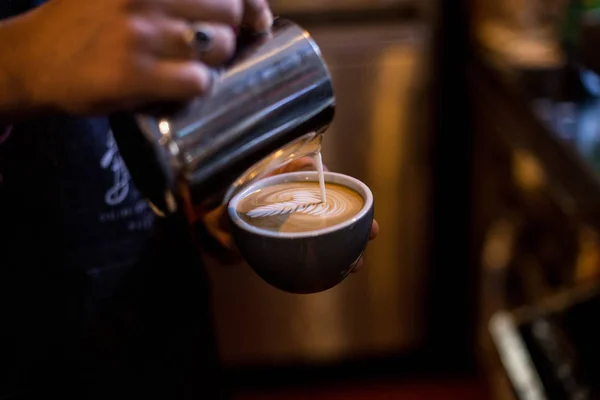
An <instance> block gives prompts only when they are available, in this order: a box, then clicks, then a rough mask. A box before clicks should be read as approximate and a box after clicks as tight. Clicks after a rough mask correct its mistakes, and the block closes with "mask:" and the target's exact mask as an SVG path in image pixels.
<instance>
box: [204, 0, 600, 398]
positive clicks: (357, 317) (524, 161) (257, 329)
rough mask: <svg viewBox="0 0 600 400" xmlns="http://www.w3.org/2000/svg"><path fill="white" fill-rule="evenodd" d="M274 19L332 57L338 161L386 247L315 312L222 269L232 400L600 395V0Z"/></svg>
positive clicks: (466, 3)
mask: <svg viewBox="0 0 600 400" xmlns="http://www.w3.org/2000/svg"><path fill="white" fill-rule="evenodd" d="M271 4H272V6H273V9H274V10H275V13H276V14H278V15H281V16H285V17H288V18H291V19H293V20H295V21H296V22H299V23H300V24H301V25H303V26H304V27H305V28H306V29H307V30H308V31H309V32H311V34H312V35H313V36H314V38H315V40H316V41H317V43H318V44H319V45H320V47H321V49H322V51H323V54H324V57H325V59H326V60H327V62H328V64H329V66H330V69H331V73H332V76H333V81H334V86H335V90H336V96H337V101H338V106H337V111H336V112H337V114H336V119H335V122H334V124H333V126H332V127H331V128H330V130H329V131H328V132H327V133H326V135H325V142H324V151H323V155H324V161H325V162H326V163H327V164H328V166H329V167H330V169H332V170H336V171H339V172H342V173H346V174H349V175H353V176H356V177H357V178H359V179H361V180H363V181H364V182H366V183H367V184H368V185H369V186H370V187H371V188H372V190H373V192H374V196H375V201H376V218H377V219H378V221H379V223H380V225H381V234H380V237H379V238H378V239H377V240H376V241H375V242H373V243H372V244H371V245H370V246H369V248H368V250H367V254H366V264H365V268H364V270H363V271H361V272H360V273H359V274H356V275H353V276H351V277H350V278H348V279H347V280H346V281H345V282H344V283H343V284H341V285H339V286H338V287H336V288H334V289H331V290H329V291H327V292H325V293H321V294H316V295H310V296H297V295H290V294H286V293H283V292H280V291H278V290H276V289H273V288H272V287H270V286H268V285H267V284H266V283H264V282H263V281H262V280H261V279H260V278H258V277H257V276H256V275H255V274H254V273H253V272H252V271H251V270H250V269H249V268H248V267H247V266H244V265H240V266H236V267H230V268H223V267H220V266H216V265H210V266H209V269H210V274H211V278H212V282H213V300H214V317H215V331H216V333H217V337H218V341H219V349H220V353H221V357H222V360H223V363H224V365H225V373H226V379H227V384H228V386H229V387H230V388H231V389H232V390H233V392H234V394H235V398H236V399H238V400H250V399H254V400H262V399H265V400H266V399H305V398H311V399H323V400H325V399H342V398H343V399H357V400H358V399H370V400H371V399H372V400H377V399H396V398H397V399H419V400H429V399H462V400H468V399H595V398H600V397H598V392H597V391H596V389H595V386H594V378H595V376H600V369H598V368H597V367H596V363H595V360H596V359H600V351H598V349H596V347H595V346H594V344H595V342H596V341H597V340H596V339H595V338H594V335H595V333H596V331H594V330H592V329H591V328H590V321H594V318H595V317H597V316H598V315H600V313H595V310H596V308H597V306H596V302H595V301H596V300H595V299H596V287H595V282H596V280H597V277H598V275H599V272H600V269H599V268H600V251H599V250H600V248H599V247H598V241H599V237H600V236H599V233H598V232H599V231H598V228H599V222H600V180H599V175H598V173H599V172H600V124H599V122H600V98H599V96H600V79H599V77H598V75H597V72H596V71H600V60H599V57H600V56H599V54H600V53H599V52H598V51H597V50H596V49H597V48H598V43H600V28H597V26H600V25H598V24H597V22H598V21H600V19H599V18H598V10H599V9H600V1H592V0H573V1H569V0H494V1H492V0H454V1H442V0H439V1H436V0H339V1H338V0H329V1H317V0H271ZM596 36H599V37H598V39H596ZM599 303H600V302H599ZM582 304H583V305H584V306H581V305H582ZM598 307H600V306H598ZM573 310H575V311H573ZM598 312H600V308H599V309H598ZM597 337H600V336H596V338H597ZM596 356H598V357H596ZM596 372H598V374H596Z"/></svg>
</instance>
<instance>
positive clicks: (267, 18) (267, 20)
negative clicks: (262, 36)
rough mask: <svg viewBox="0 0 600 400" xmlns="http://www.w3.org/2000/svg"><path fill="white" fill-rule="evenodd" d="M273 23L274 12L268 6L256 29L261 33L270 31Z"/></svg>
mask: <svg viewBox="0 0 600 400" xmlns="http://www.w3.org/2000/svg"><path fill="white" fill-rule="evenodd" d="M272 25H273V13H272V12H271V10H269V9H268V8H266V9H264V10H263V12H262V14H261V15H260V18H259V19H258V23H257V27H256V30H257V31H258V32H260V33H264V32H269V31H270V30H271V26H272Z"/></svg>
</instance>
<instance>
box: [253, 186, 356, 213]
mask: <svg viewBox="0 0 600 400" xmlns="http://www.w3.org/2000/svg"><path fill="white" fill-rule="evenodd" d="M322 191H323V190H322V189H321V188H315V189H306V188H284V189H282V190H280V191H277V192H273V193H270V194H268V195H267V196H263V197H261V201H262V202H267V203H271V204H267V205H264V206H260V207H256V208H254V209H252V210H251V211H249V212H248V213H247V214H246V215H247V216H248V217H250V218H264V217H272V216H277V215H285V214H293V213H300V214H308V215H314V216H321V217H335V216H338V215H342V214H344V213H345V212H346V209H347V207H346V206H347V201H345V199H344V198H342V197H341V196H340V193H335V192H334V193H329V196H327V197H325V201H321V198H322V197H321V196H322Z"/></svg>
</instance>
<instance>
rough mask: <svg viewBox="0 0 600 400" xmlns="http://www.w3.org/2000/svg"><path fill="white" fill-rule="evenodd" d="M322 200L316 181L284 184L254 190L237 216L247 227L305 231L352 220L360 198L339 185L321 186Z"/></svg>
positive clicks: (242, 202) (357, 210)
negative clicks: (323, 193) (324, 195)
mask: <svg viewBox="0 0 600 400" xmlns="http://www.w3.org/2000/svg"><path fill="white" fill-rule="evenodd" d="M325 190H326V193H327V196H326V197H325V201H323V196H322V195H321V188H320V186H319V183H318V182H287V183H279V184H275V185H272V186H267V187H265V188H262V189H258V190H256V191H254V192H252V193H250V194H248V195H247V196H246V197H245V198H243V199H242V200H241V201H240V203H239V204H238V207H237V212H238V215H239V216H240V217H241V218H242V219H243V220H244V221H245V222H247V223H248V224H250V225H252V226H255V227H257V228H260V229H266V230H269V231H274V232H309V231H316V230H318V229H323V228H328V227H331V226H334V225H337V224H340V223H342V222H344V221H347V220H350V219H352V217H354V216H355V215H356V214H358V212H359V211H360V210H361V209H362V207H363V205H364V203H365V202H364V199H363V198H362V197H361V195H360V194H358V192H356V191H355V190H352V189H350V188H348V187H345V186H343V185H339V184H335V183H325Z"/></svg>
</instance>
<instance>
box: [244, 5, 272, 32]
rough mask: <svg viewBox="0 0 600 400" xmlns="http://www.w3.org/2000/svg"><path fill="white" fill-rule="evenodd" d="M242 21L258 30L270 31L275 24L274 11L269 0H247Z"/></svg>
mask: <svg viewBox="0 0 600 400" xmlns="http://www.w3.org/2000/svg"><path fill="white" fill-rule="evenodd" d="M242 23H243V24H244V25H247V26H248V27H250V28H251V29H253V30H255V31H256V32H268V31H269V30H270V29H271V25H273V13H272V12H271V9H270V8H269V3H268V1H267V0H245V1H244V16H243V19H242Z"/></svg>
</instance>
